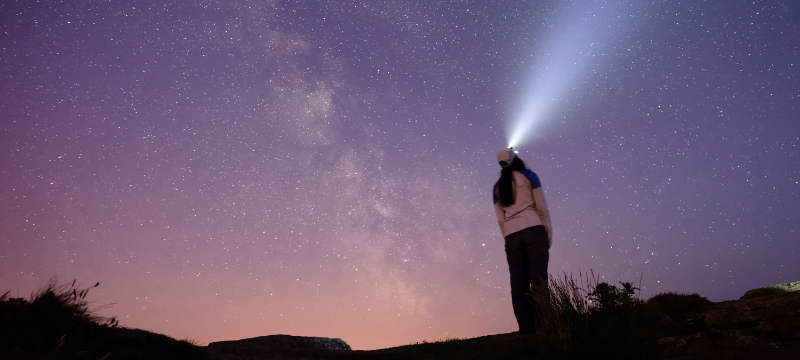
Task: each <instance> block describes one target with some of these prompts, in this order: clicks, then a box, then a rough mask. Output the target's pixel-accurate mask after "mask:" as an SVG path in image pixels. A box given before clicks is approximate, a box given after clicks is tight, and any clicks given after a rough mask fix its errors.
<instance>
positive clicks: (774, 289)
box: [739, 281, 800, 300]
mask: <svg viewBox="0 0 800 360" xmlns="http://www.w3.org/2000/svg"><path fill="white" fill-rule="evenodd" d="M798 290H800V281H795V282H790V283H785V284H777V285H770V286H767V287H763V288H758V289H753V290H750V291H748V292H746V293H744V295H742V297H741V298H739V300H742V299H749V298H754V297H760V296H770V295H779V294H783V293H787V292H792V291H798Z"/></svg>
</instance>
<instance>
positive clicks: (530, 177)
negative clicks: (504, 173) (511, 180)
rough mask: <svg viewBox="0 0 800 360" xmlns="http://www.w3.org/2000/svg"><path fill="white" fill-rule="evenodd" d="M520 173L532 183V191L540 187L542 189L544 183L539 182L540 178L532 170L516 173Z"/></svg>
mask: <svg viewBox="0 0 800 360" xmlns="http://www.w3.org/2000/svg"><path fill="white" fill-rule="evenodd" d="M515 172H518V173H519V174H520V175H522V176H524V177H525V178H526V179H528V181H530V182H531V189H536V188H538V187H542V182H541V181H539V176H538V175H536V173H535V172H533V171H531V170H522V171H515Z"/></svg>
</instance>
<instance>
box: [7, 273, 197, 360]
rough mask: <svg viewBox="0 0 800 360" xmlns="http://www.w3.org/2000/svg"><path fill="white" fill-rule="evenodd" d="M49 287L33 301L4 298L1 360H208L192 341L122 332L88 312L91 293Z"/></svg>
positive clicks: (62, 286)
mask: <svg viewBox="0 0 800 360" xmlns="http://www.w3.org/2000/svg"><path fill="white" fill-rule="evenodd" d="M99 285H100V283H97V284H95V285H94V286H91V287H86V288H81V287H80V285H76V282H75V281H73V282H72V283H71V284H69V283H68V284H58V283H57V280H56V279H55V278H54V279H51V280H50V282H49V283H48V284H47V285H46V286H44V287H42V288H41V289H39V290H37V291H35V292H34V293H33V294H31V296H30V298H29V299H23V298H12V297H10V296H9V293H10V292H8V291H7V292H6V293H5V294H3V295H2V296H0V357H2V358H3V359H9V360H16V359H48V360H50V359H55V360H57V359H87V360H93V359H98V360H99V359H103V360H125V359H204V358H207V353H206V350H205V348H202V347H199V346H196V344H194V343H193V342H191V341H186V340H175V339H173V338H170V337H168V336H166V335H161V334H155V333H152V332H149V331H144V330H139V329H128V328H124V327H120V326H118V325H119V322H118V321H117V319H115V318H105V317H101V316H98V315H97V314H96V311H97V310H99V308H95V309H92V308H90V305H91V303H90V302H89V301H87V300H86V297H87V295H88V294H89V290H91V289H93V288H95V287H97V286H99Z"/></svg>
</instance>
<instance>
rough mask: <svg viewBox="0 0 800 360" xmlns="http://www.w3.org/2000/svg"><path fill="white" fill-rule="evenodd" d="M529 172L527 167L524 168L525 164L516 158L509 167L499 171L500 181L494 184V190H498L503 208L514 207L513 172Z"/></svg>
mask: <svg viewBox="0 0 800 360" xmlns="http://www.w3.org/2000/svg"><path fill="white" fill-rule="evenodd" d="M525 170H529V169H528V167H527V166H525V162H524V161H522V159H520V158H519V157H518V156H517V157H514V160H513V161H511V165H508V166H506V167H504V168H503V170H500V179H499V180H497V183H495V184H494V186H495V188H496V189H497V190H498V191H497V192H498V193H500V194H499V195H500V196H498V197H499V198H500V204H502V205H503V206H511V205H514V203H515V202H516V201H515V200H514V173H513V172H514V171H525Z"/></svg>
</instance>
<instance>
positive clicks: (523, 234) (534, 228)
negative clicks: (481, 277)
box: [494, 148, 553, 334]
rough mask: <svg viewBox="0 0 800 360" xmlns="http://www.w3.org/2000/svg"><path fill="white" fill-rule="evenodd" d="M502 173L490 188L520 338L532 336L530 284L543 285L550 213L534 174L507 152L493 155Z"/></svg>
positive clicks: (534, 312) (535, 314)
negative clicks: (502, 242) (509, 278)
mask: <svg viewBox="0 0 800 360" xmlns="http://www.w3.org/2000/svg"><path fill="white" fill-rule="evenodd" d="M497 161H498V163H499V164H500V167H501V168H502V170H501V171H500V179H499V180H497V183H495V185H494V208H495V211H496V212H497V222H498V224H499V225H500V230H501V231H502V232H503V237H505V239H506V259H508V271H509V272H510V273H511V304H512V305H513V307H514V315H515V316H516V317H517V323H518V324H519V333H520V334H531V333H535V332H536V325H537V323H538V322H539V309H538V304H535V303H533V302H532V301H533V300H532V298H531V284H533V285H540V284H543V283H544V284H547V264H548V262H549V261H550V245H551V244H552V242H553V230H552V226H551V225H550V213H549V212H548V211H547V203H545V200H544V194H543V193H542V184H541V183H540V182H539V177H538V176H536V173H534V172H533V171H530V170H529V169H528V168H527V167H526V166H525V163H524V162H523V161H522V159H520V158H519V157H517V155H516V152H515V151H514V150H513V149H511V148H508V149H503V150H500V152H499V153H498V154H497Z"/></svg>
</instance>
